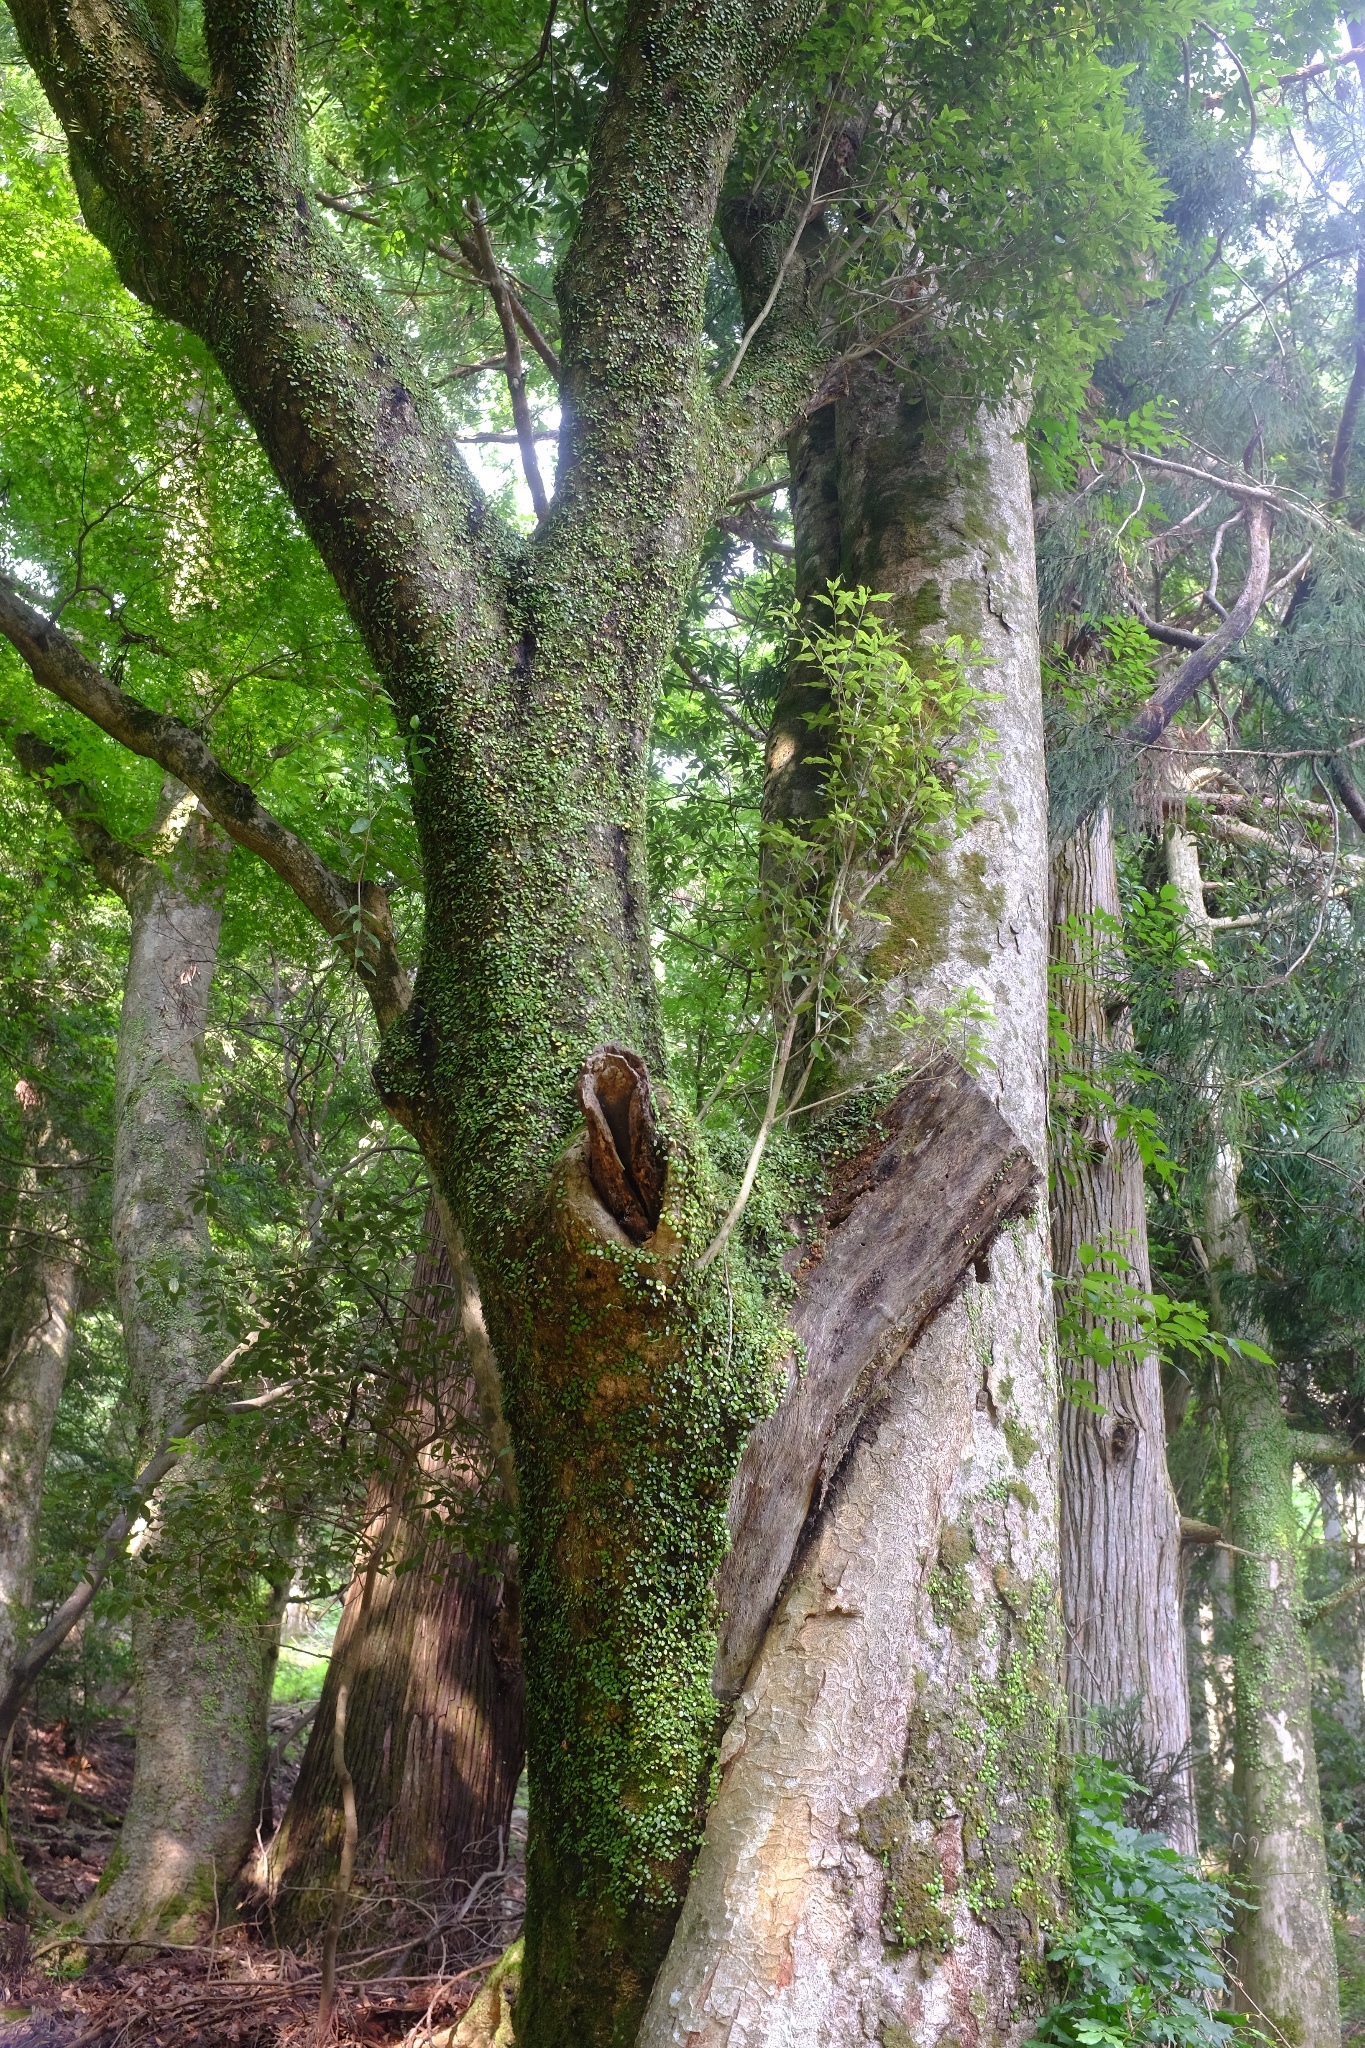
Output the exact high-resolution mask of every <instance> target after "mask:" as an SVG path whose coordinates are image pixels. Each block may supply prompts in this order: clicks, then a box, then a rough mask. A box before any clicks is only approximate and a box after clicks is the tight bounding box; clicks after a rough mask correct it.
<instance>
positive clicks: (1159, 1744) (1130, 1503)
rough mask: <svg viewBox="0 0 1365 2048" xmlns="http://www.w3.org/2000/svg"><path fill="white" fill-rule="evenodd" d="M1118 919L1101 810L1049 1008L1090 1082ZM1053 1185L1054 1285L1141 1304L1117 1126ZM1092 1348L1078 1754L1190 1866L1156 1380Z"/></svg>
mask: <svg viewBox="0 0 1365 2048" xmlns="http://www.w3.org/2000/svg"><path fill="white" fill-rule="evenodd" d="M1121 915H1122V910H1121V905H1120V903H1119V893H1118V867H1117V863H1116V860H1115V856H1114V838H1113V831H1112V828H1111V824H1110V818H1109V813H1108V811H1107V810H1101V811H1099V812H1097V813H1096V815H1095V816H1094V818H1093V819H1091V821H1090V822H1089V823H1088V824H1087V825H1084V826H1082V828H1081V830H1080V831H1079V832H1078V833H1076V835H1075V836H1074V837H1073V838H1071V839H1070V840H1068V841H1067V842H1066V844H1065V845H1064V846H1063V847H1062V848H1061V850H1060V852H1059V853H1058V855H1057V857H1056V859H1055V861H1054V863H1053V905H1052V957H1053V964H1054V969H1055V970H1060V971H1058V972H1057V974H1056V982H1057V986H1056V991H1055V1000H1056V1001H1057V1003H1058V1004H1059V1005H1060V1007H1061V1009H1062V1011H1063V1013H1064V1015H1065V1018H1066V1023H1067V1029H1068V1033H1069V1036H1070V1040H1071V1058H1072V1061H1073V1063H1074V1066H1075V1068H1076V1070H1077V1071H1078V1072H1079V1073H1080V1074H1082V1075H1083V1076H1084V1077H1086V1078H1087V1079H1090V1080H1092V1081H1094V1082H1098V1083H1103V1081H1104V1078H1105V1077H1104V1062H1105V1054H1106V1050H1107V1049H1108V1047H1109V1046H1110V1045H1111V1043H1112V1042H1113V1035H1112V1032H1111V1028H1110V1025H1109V1021H1108V1016H1107V1011H1106V999H1107V995H1108V989H1107V987H1106V984H1107V983H1109V982H1112V981H1113V980H1114V978H1115V975H1114V968H1115V966H1116V965H1117V961H1116V959H1115V956H1116V954H1119V953H1121V948H1122V939H1121V936H1120V930H1119V919H1120V917H1121ZM1064 1113H1065V1112H1063V1114H1064ZM1053 1178H1054V1192H1053V1198H1052V1199H1053V1213H1052V1262H1053V1266H1054V1269H1055V1270H1056V1272H1057V1273H1058V1274H1060V1275H1061V1276H1062V1279H1063V1282H1064V1283H1065V1282H1066V1281H1067V1280H1074V1279H1075V1278H1076V1277H1077V1276H1078V1275H1079V1273H1080V1271H1081V1263H1080V1261H1081V1253H1082V1248H1083V1247H1089V1248H1090V1249H1091V1251H1092V1252H1093V1253H1095V1254H1097V1255H1098V1258H1099V1262H1100V1269H1101V1270H1103V1271H1104V1272H1106V1273H1112V1274H1113V1275H1114V1277H1115V1278H1116V1279H1117V1280H1118V1281H1119V1282H1120V1283H1121V1284H1123V1285H1125V1286H1128V1287H1137V1288H1140V1289H1141V1290H1142V1292H1143V1293H1146V1292H1147V1291H1148V1290H1149V1289H1150V1286H1151V1268H1150V1264H1149V1261H1148V1254H1147V1214H1146V1206H1145V1202H1144V1196H1143V1181H1142V1161H1141V1159H1140V1158H1139V1156H1138V1153H1137V1148H1136V1146H1135V1145H1134V1144H1133V1141H1132V1139H1131V1138H1129V1137H1125V1136H1122V1135H1120V1133H1119V1131H1118V1130H1117V1129H1116V1127H1115V1118H1114V1117H1113V1116H1112V1115H1095V1114H1091V1113H1089V1112H1085V1113H1082V1115H1080V1116H1079V1117H1077V1118H1076V1119H1075V1121H1074V1123H1073V1125H1072V1127H1071V1128H1069V1129H1067V1130H1065V1131H1064V1133H1063V1134H1062V1136H1061V1139H1060V1142H1059V1143H1058V1145H1057V1147H1056V1153H1055V1157H1054V1161H1053ZM1095 1333H1096V1335H1097V1337H1098V1339H1099V1340H1100V1341H1099V1345H1098V1346H1097V1350H1098V1351H1099V1356H1098V1358H1097V1357H1096V1356H1093V1355H1091V1354H1089V1353H1087V1352H1086V1351H1085V1349H1084V1348H1083V1347H1080V1346H1077V1347H1073V1348H1072V1350H1071V1352H1070V1353H1069V1354H1068V1352H1067V1351H1066V1350H1065V1349H1063V1351H1062V1354H1061V1358H1060V1364H1061V1370H1062V1375H1063V1381H1064V1394H1063V1400H1062V1404H1061V1419H1060V1442H1061V1481H1062V1484H1061V1532H1062V1536H1061V1557H1062V1620H1063V1625H1064V1627H1065V1630H1066V1675H1067V1702H1068V1707H1069V1710H1070V1716H1071V1728H1072V1736H1071V1739H1072V1744H1073V1746H1074V1747H1076V1748H1078V1749H1098V1750H1100V1751H1101V1752H1103V1753H1105V1754H1109V1755H1112V1756H1113V1757H1114V1758H1115V1760H1116V1761H1117V1762H1119V1763H1121V1764H1122V1765H1123V1766H1124V1767H1125V1768H1126V1769H1127V1770H1129V1771H1130V1772H1131V1774H1132V1775H1133V1776H1135V1777H1137V1778H1139V1779H1140V1780H1141V1781H1142V1782H1143V1783H1144V1784H1146V1785H1147V1786H1148V1788H1149V1790H1150V1791H1151V1792H1152V1793H1153V1795H1154V1799H1155V1801H1156V1806H1157V1817H1158V1818H1159V1821H1160V1824H1161V1826H1162V1827H1163V1828H1164V1830H1165V1832H1166V1833H1167V1834H1168V1835H1169V1836H1170V1838H1171V1840H1172V1841H1173V1842H1174V1843H1175V1844H1176V1846H1177V1847H1178V1848H1181V1849H1184V1850H1187V1851H1189V1852H1193V1851H1194V1850H1195V1848H1196V1847H1197V1846H1198V1837H1197V1831H1196V1828H1195V1816H1194V1804H1193V1788H1192V1782H1191V1771H1190V1765H1189V1750H1190V1703H1189V1687H1188V1683H1187V1679H1186V1670H1185V1636H1184V1627H1183V1619H1182V1614H1181V1566H1180V1515H1179V1510H1178V1508H1177V1506H1176V1501H1175V1495H1174V1493H1173V1491H1172V1489H1171V1482H1170V1478H1169V1476H1168V1474H1167V1470H1166V1425H1165V1416H1164V1412H1163V1405H1162V1389H1161V1366H1160V1361H1159V1359H1158V1357H1157V1353H1156V1351H1155V1349H1154V1348H1150V1347H1148V1346H1146V1345H1143V1344H1142V1343H1140V1342H1135V1336H1136V1334H1137V1333H1136V1331H1135V1327H1134V1325H1133V1324H1132V1323H1131V1322H1125V1321H1123V1320H1122V1319H1120V1320H1118V1321H1115V1322H1104V1321H1100V1322H1099V1323H1098V1324H1097V1326H1096V1332H1095ZM1110 1347H1113V1356H1112V1360H1110V1359H1109V1356H1108V1354H1109V1349H1110ZM1067 1382H1070V1383H1071V1391H1070V1393H1069V1394H1068V1393H1067V1392H1066V1383H1067ZM1078 1383H1079V1384H1078Z"/></svg>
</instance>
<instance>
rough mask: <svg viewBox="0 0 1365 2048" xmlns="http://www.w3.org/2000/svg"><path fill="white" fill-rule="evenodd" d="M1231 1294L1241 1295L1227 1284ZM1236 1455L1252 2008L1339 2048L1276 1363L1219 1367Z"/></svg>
mask: <svg viewBox="0 0 1365 2048" xmlns="http://www.w3.org/2000/svg"><path fill="white" fill-rule="evenodd" d="M1166 855H1167V873H1168V876H1169V878H1170V881H1171V883H1172V885H1173V886H1174V888H1175V889H1176V890H1177V891H1178V892H1179V895H1180V899H1181V902H1182V904H1183V906H1184V911H1185V916H1186V918H1187V920H1188V923H1189V925H1190V927H1191V929H1192V931H1193V932H1194V934H1195V936H1196V938H1197V939H1198V940H1200V941H1201V942H1202V944H1203V945H1204V947H1205V948H1206V949H1207V950H1209V951H1211V950H1212V944H1213V940H1212V933H1211V931H1210V929H1209V921H1208V913H1207V911H1206V909H1205V907H1204V890H1203V880H1202V876H1201V873H1200V866H1199V849H1198V846H1197V845H1196V843H1195V841H1194V839H1193V837H1192V836H1191V835H1190V834H1189V833H1187V832H1186V831H1185V829H1184V828H1183V826H1180V825H1172V826H1169V827H1168V828H1167V841H1166ZM1209 1094H1210V1100H1211V1105H1212V1109H1213V1116H1214V1124H1215V1130H1214V1152H1213V1158H1212V1162H1211V1165H1210V1168H1209V1173H1208V1178H1207V1181H1206V1183H1205V1192H1204V1243H1205V1247H1206V1249H1207V1253H1208V1257H1209V1261H1210V1264H1211V1269H1212V1270H1211V1275H1210V1286H1211V1289H1212V1294H1213V1307H1214V1314H1215V1317H1216V1321H1217V1326H1218V1327H1219V1328H1220V1329H1222V1330H1224V1331H1227V1332H1228V1333H1229V1334H1230V1335H1234V1336H1237V1337H1240V1338H1244V1339H1248V1340H1250V1341H1251V1342H1252V1343H1254V1344H1256V1345H1258V1346H1259V1347H1260V1348H1261V1349H1262V1350H1264V1349H1265V1348H1266V1331H1265V1329H1264V1327H1263V1325H1262V1324H1261V1323H1260V1321H1259V1318H1258V1317H1257V1315H1256V1313H1255V1311H1254V1309H1252V1308H1250V1307H1249V1306H1248V1305H1247V1301H1246V1298H1245V1293H1244V1291H1243V1290H1242V1288H1239V1286H1238V1284H1237V1283H1239V1282H1240V1283H1246V1282H1249V1281H1251V1280H1252V1279H1253V1278H1254V1276H1255V1272H1256V1257H1255V1252H1254V1249H1253V1247H1252V1242H1251V1231H1250V1228H1249V1226H1248V1222H1247V1217H1246V1212H1245V1211H1244V1210H1243V1208H1242V1206H1241V1198H1240V1192H1239V1186H1238V1182H1239V1178H1240V1173H1241V1158H1240V1155H1239V1153H1238V1150H1237V1145H1236V1141H1235V1138H1234V1136H1233V1134H1232V1131H1233V1119H1232V1116H1231V1113H1230V1111H1231V1105H1230V1104H1229V1103H1228V1101H1227V1099H1226V1094H1225V1084H1224V1081H1223V1077H1222V1076H1221V1075H1219V1074H1216V1073H1213V1074H1211V1075H1210V1080H1209ZM1229 1282H1231V1283H1233V1284H1232V1285H1231V1286H1229ZM1220 1371H1221V1382H1222V1401H1221V1406H1222V1417H1223V1435H1224V1441H1225V1444H1226V1447H1227V1475H1228V1476H1227V1492H1228V1523H1227V1532H1226V1533H1227V1537H1228V1541H1229V1542H1230V1543H1232V1544H1233V1545H1234V1546H1235V1550H1234V1559H1235V1566H1234V1572H1233V1597H1234V1601H1235V1607H1236V1629H1235V1635H1234V1646H1233V1669H1234V1682H1235V1696H1236V1708H1237V1790H1238V1793H1239V1795H1240V1798H1239V1804H1240V1808H1241V1812H1240V1817H1239V1818H1240V1828H1241V1833H1242V1845H1241V1854H1240V1856H1239V1858H1238V1863H1237V1867H1238V1871H1239V1875H1240V1876H1241V1878H1242V1880H1243V1882H1244V1883H1245V1884H1246V1885H1247V1887H1248V1890H1249V1894H1250V1898H1251V1900H1252V1902H1253V1903H1252V1906H1251V1909H1250V1910H1249V1911H1248V1912H1247V1914H1246V1916H1245V1918H1244V1921H1243V1924H1242V1926H1241V1928H1240V1929H1239V1933H1238V1940H1237V1962H1238V1970H1239V1973H1240V1980H1239V2000H1240V2001H1241V2003H1242V2005H1243V2007H1244V2009H1245V2010H1246V2011H1247V2012H1249V2013H1250V2014H1251V2015H1252V2017H1253V2019H1259V2018H1264V2019H1267V2020H1269V2021H1270V2022H1271V2024H1272V2025H1273V2026H1274V2027H1275V2028H1276V2029H1277V2030H1278V2031H1279V2033H1280V2034H1281V2035H1282V2036H1283V2037H1284V2038H1286V2039H1288V2040H1291V2041H1293V2042H1295V2043H1296V2044H1298V2048H1338V2044H1339V2042H1340V2039H1341V2013H1340V2006H1339V2001H1338V1993H1337V1967H1336V1951H1335V1947H1334V1942H1333V1933H1332V1909H1331V1896H1330V1892H1329V1889H1328V1881H1327V1859H1326V1851H1325V1848H1324V1844H1323V1833H1322V1809H1321V1804H1320V1800H1319V1795H1318V1769H1317V1758H1316V1754H1315V1751H1314V1745H1313V1718H1312V1694H1311V1683H1310V1674H1309V1665H1308V1649H1307V1644H1306V1642H1305V1640H1304V1632H1303V1627H1302V1624H1301V1622H1300V1620H1299V1610H1300V1606H1301V1590H1300V1586H1299V1568H1298V1551H1297V1542H1296V1538H1297V1523H1296V1519H1295V1515H1294V1499H1293V1488H1294V1454H1293V1447H1292V1444H1291V1441H1290V1434H1289V1427H1288V1424H1287V1422H1286V1420H1285V1414H1284V1408H1283V1406H1282V1403H1281V1400H1280V1389H1279V1382H1278V1379H1277V1377H1276V1372H1275V1367H1274V1365H1273V1364H1270V1363H1267V1362H1265V1361H1263V1360H1258V1359H1254V1358H1250V1357H1247V1356H1246V1355H1245V1354H1244V1353H1243V1352H1240V1351H1233V1352H1232V1353H1231V1354H1230V1356H1229V1358H1228V1359H1227V1362H1226V1363H1225V1364H1224V1365H1223V1366H1222V1367H1221V1368H1220Z"/></svg>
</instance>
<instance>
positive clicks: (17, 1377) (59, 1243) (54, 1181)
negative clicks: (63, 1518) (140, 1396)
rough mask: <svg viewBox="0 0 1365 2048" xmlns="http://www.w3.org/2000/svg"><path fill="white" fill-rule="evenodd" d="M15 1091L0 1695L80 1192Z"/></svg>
mask: <svg viewBox="0 0 1365 2048" xmlns="http://www.w3.org/2000/svg"><path fill="white" fill-rule="evenodd" d="M17 1093H18V1095H19V1101H20V1113H21V1125H22V1129H23V1132H24V1156H25V1165H24V1167H23V1169H22V1172H21V1179H20V1191H19V1202H18V1207H17V1210H16V1215H15V1221H14V1225H13V1228H12V1230H11V1232H10V1246H9V1259H8V1272H7V1274H6V1278H5V1283H4V1292H3V1295H0V1692H2V1691H3V1690H4V1688H5V1686H6V1685H7V1684H8V1683H9V1677H10V1672H11V1669H12V1667H13V1662H14V1655H15V1651H16V1649H17V1647H18V1645H19V1642H20V1640H21V1637H22V1632H23V1627H24V1619H25V1614H24V1610H25V1609H26V1607H27V1606H28V1603H29V1600H30V1599H31V1597H32V1593H33V1569H34V1563H35V1557H36V1546H37V1538H38V1511H39V1508H40V1506H41V1504H42V1495H43V1474H44V1472H45V1470H46V1467H47V1452H48V1445H49V1443H50V1442H51V1440H52V1425H53V1423H54V1421H55V1419H56V1414H57V1404H58V1402H59V1401H60V1399H61V1395H62V1386H63V1384H64V1382H65V1379H66V1368H67V1364H68V1361H69V1359H70V1356H71V1340H72V1336H73V1334H74V1331H75V1326H76V1313H77V1310H78V1308H79V1306H80V1285H81V1281H80V1253H79V1245H78V1241H77V1235H76V1233H77V1224H78V1217H77V1212H78V1210H79V1207H80V1203H81V1199H82V1196H83V1193H84V1176H83V1174H81V1173H80V1172H79V1171H78V1170H77V1168H78V1162H77V1161H76V1160H75V1158H74V1157H73V1155H72V1151H71V1147H70V1146H69V1145H68V1144H67V1143H66V1141H65V1139H64V1138H63V1136H62V1134H61V1133H60V1132H59V1131H57V1130H56V1129H55V1127H54V1126H53V1123H52V1120H51V1118H50V1116H49V1115H48V1113H47V1106H46V1103H45V1101H44V1099H43V1095H42V1092H41V1089H40V1088H38V1087H36V1086H35V1085H34V1084H33V1083H32V1082H31V1081H28V1080H21V1081H20V1082H19V1083H18V1088H17Z"/></svg>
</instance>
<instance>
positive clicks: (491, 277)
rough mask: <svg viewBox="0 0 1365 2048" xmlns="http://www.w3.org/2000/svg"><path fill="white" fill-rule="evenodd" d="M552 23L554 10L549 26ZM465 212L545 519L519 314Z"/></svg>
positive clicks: (471, 204)
mask: <svg viewBox="0 0 1365 2048" xmlns="http://www.w3.org/2000/svg"><path fill="white" fill-rule="evenodd" d="M553 21H554V8H553V7H552V8H551V10H550V24H552V23H553ZM548 34H549V24H547V27H546V35H547V37H548ZM465 212H466V213H467V214H468V215H469V219H470V222H471V224H472V226H473V230H474V232H473V235H472V237H470V241H471V242H472V246H473V249H474V252H475V254H476V256H477V258H478V262H479V265H480V268H481V269H482V272H483V281H484V283H485V284H486V285H487V287H488V291H489V295H490V297H491V298H492V301H493V305H494V308H495V310H496V312H497V316H498V323H499V325H500V326H501V328H502V340H503V347H504V349H505V351H506V355H507V361H506V364H505V372H506V377H507V390H508V393H509V395H510V397H511V400H512V418H513V420H514V421H515V423H516V429H517V441H518V443H519V445H520V447H521V466H522V468H523V470H524V471H525V472H526V482H527V484H528V486H529V488H530V492H531V503H532V504H533V505H534V506H535V509H536V518H537V519H543V518H544V517H545V514H546V513H547V512H548V511H549V509H550V501H549V499H548V497H547V496H546V495H545V484H544V480H543V479H542V477H541V474H540V464H539V462H538V461H537V460H536V433H535V429H534V427H533V426H532V424H531V408H530V405H529V404H528V402H527V398H526V367H525V365H524V363H523V362H522V359H521V340H520V337H519V336H518V334H517V318H516V314H515V313H514V312H513V310H512V295H511V293H510V292H509V290H508V288H507V280H506V279H505V278H504V276H503V274H502V270H501V268H500V266H499V263H498V259H497V257H496V256H495V255H494V253H493V244H492V242H491V241H490V239H489V235H488V221H487V218H486V216H485V214H484V210H483V207H482V206H481V205H480V204H479V201H478V200H477V199H469V200H466V202H465ZM462 246H463V244H462Z"/></svg>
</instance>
